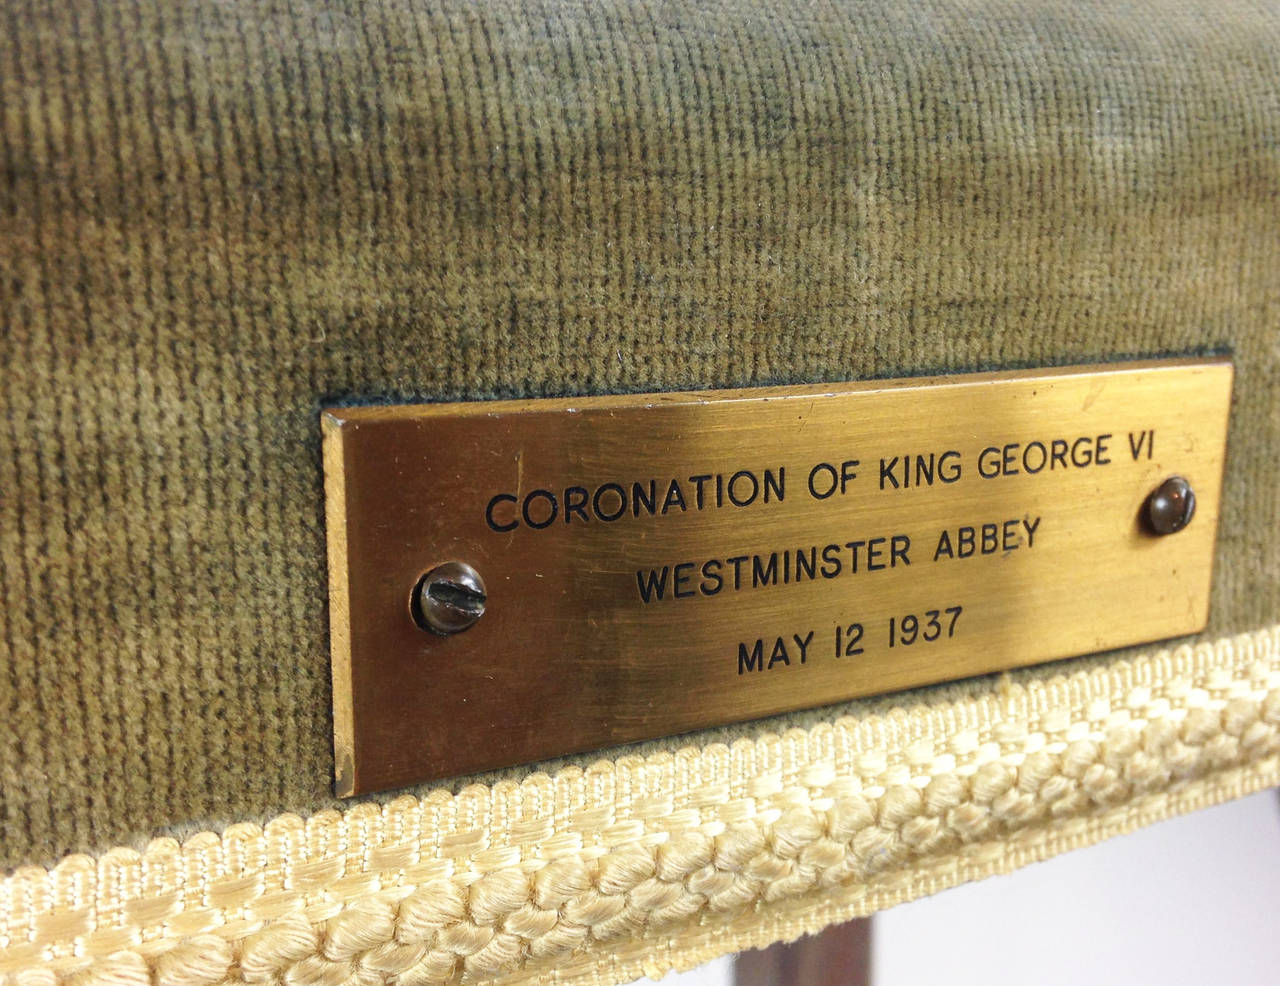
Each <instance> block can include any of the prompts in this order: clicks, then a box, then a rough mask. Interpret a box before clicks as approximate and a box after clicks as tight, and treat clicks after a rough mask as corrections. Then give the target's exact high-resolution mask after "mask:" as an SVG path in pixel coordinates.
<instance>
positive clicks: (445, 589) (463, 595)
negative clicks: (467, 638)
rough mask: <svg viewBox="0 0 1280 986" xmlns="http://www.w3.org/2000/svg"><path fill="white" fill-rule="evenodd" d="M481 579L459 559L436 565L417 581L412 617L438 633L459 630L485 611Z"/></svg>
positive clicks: (424, 626)
mask: <svg viewBox="0 0 1280 986" xmlns="http://www.w3.org/2000/svg"><path fill="white" fill-rule="evenodd" d="M484 604H485V595H484V580H483V579H482V578H480V573H479V572H477V571H476V570H475V569H474V568H472V567H471V566H470V565H467V564H465V563H464V562H460V561H451V562H445V563H444V564H443V565H437V566H436V567H435V568H433V569H432V570H431V571H429V572H428V573H427V574H426V575H424V576H423V577H422V579H421V581H419V582H418V586H417V588H416V589H415V590H414V593H413V617H414V619H415V620H416V621H417V623H418V626H420V627H422V628H423V629H424V630H431V631H433V632H435V633H440V634H446V635H447V634H451V633H461V632H462V631H463V630H465V629H466V628H467V627H469V626H471V625H472V624H473V623H475V622H476V620H478V619H480V617H482V616H483V615H484Z"/></svg>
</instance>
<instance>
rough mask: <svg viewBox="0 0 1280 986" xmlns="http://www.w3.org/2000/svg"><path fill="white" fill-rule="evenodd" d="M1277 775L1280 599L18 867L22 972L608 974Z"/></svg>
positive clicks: (5, 937)
mask: <svg viewBox="0 0 1280 986" xmlns="http://www.w3.org/2000/svg"><path fill="white" fill-rule="evenodd" d="M1277 782H1280V626H1278V627H1276V628H1273V629H1272V630H1270V631H1268V632H1259V633H1256V634H1251V635H1246V636H1242V637H1236V638H1228V639H1225V640H1223V641H1220V642H1218V643H1217V644H1213V645H1209V644H1202V645H1200V646H1198V647H1195V648H1193V647H1189V646H1183V647H1180V648H1178V649H1176V650H1174V651H1172V652H1169V651H1165V652H1157V653H1152V654H1147V655H1142V656H1139V657H1136V658H1134V659H1132V660H1129V661H1125V662H1120V663H1118V664H1117V665H1115V666H1113V667H1111V668H1107V669H1101V668H1100V669H1096V670H1093V671H1091V672H1088V673H1085V672H1080V673H1077V674H1075V675H1073V676H1070V677H1062V678H1057V679H1052V680H1048V681H1035V682H1031V683H1030V684H1029V685H1027V686H1026V687H1012V686H1011V687H1010V688H1008V689H1007V690H1006V691H1005V693H1004V694H1002V695H1000V696H998V697H995V696H988V697H985V698H973V697H965V698H960V699H958V700H955V701H950V702H937V703H934V704H933V705H931V706H922V707H917V708H912V709H909V710H898V711H897V712H895V713H893V714H890V715H887V716H884V717H874V718H868V719H863V720H860V721H852V720H838V721H836V722H834V723H831V724H827V725H825V726H819V727H815V728H813V729H810V730H799V729H797V730H792V731H790V732H788V733H787V734H785V735H781V736H769V737H764V738H761V739H759V740H756V741H749V740H742V741H739V742H738V743H735V744H734V745H733V746H732V747H728V746H713V747H708V748H689V749H684V750H679V751H676V752H674V753H662V754H657V755H654V756H651V757H648V758H641V757H630V758H626V759H623V760H619V761H616V762H612V763H610V762H604V763H599V764H596V765H594V766H592V767H590V768H588V769H586V770H585V771H584V770H581V769H576V770H566V771H564V772H562V773H560V774H559V775H557V776H555V777H549V776H547V775H535V776H533V777H530V778H528V779H526V780H525V781H523V782H522V783H519V784H516V783H508V784H504V785H498V786H494V787H491V788H486V787H479V786H477V787H475V788H471V789H468V790H466V791H463V792H461V793H460V794H459V795H457V796H456V797H455V796H450V795H448V794H445V793H444V792H437V793H436V794H433V795H432V796H430V797H428V798H425V799H422V800H419V799H416V798H412V797H405V798H401V799H399V800H396V801H394V802H392V803H391V804H388V805H386V806H385V807H382V808H379V807H377V806H374V805H368V804H366V805H361V806H359V807H356V808H353V809H351V810H349V811H347V812H346V813H345V814H343V815H339V814H338V813H336V812H324V813H321V814H318V815H316V816H314V817H312V818H311V819H310V820H308V821H303V820H302V819H301V818H298V817H297V816H296V815H294V816H286V817H282V818H277V819H275V820H273V821H272V822H270V823H269V824H268V825H267V826H266V827H265V829H264V828H260V827H258V826H253V825H237V826H233V827H231V828H229V829H228V830H227V831H226V832H224V833H223V834H222V835H221V837H218V836H216V835H214V834H212V833H205V834H203V835H200V836H196V837H194V838H192V839H190V840H188V841H187V842H186V843H185V844H184V845H182V846H179V845H178V844H177V843H176V842H175V841H173V840H172V839H163V840H158V841H156V842H154V843H153V844H152V845H150V846H149V847H147V849H146V850H145V851H144V852H141V853H139V852H137V851H133V850H114V851H112V852H110V853H108V854H106V855H105V856H103V857H102V858H101V859H98V860H94V859H92V858H89V857H87V856H77V857H71V858H69V859H67V860H64V861H63V862H62V863H61V864H59V866H58V867H57V868H56V869H54V870H53V871H52V872H49V871H46V870H45V869H43V868H40V867H29V868H24V869H21V870H19V871H18V872H17V873H16V874H15V875H14V876H13V877H11V878H10V879H9V880H7V881H0V984H3V986H53V984H56V983H64V982H65V983H74V984H77V986H133V984H136V986H152V984H153V983H159V984H164V986H213V984H215V983H224V982H225V983H238V982H256V983H290V984H297V983H315V984H324V983H330V984H334V986H337V984H341V983H351V984H369V986H373V984H379V983H383V982H387V981H393V982H395V983H397V984H404V986H408V984H429V983H454V982H515V981H533V982H561V983H570V982H577V983H584V984H595V986H603V984H609V986H612V984H614V983H618V982H623V981H626V980H628V979H631V978H635V977H636V976H638V975H640V974H642V973H644V972H652V973H655V974H661V973H662V972H665V971H666V970H668V969H670V968H671V967H673V966H686V965H689V964H691V963H693V962H696V961H698V960H699V959H706V958H709V957H710V956H711V955H713V954H721V953H724V952H728V951H733V950H737V949H741V948H744V947H747V946H750V945H759V944H763V943H765V942H768V941H771V940H774V939H776V938H788V937H791V938H793V937H795V936H797V935H799V934H801V933H802V932H804V931H810V930H814V929H815V928H817V927H820V926H821V925H822V924H824V923H826V922H829V921H834V920H838V919H840V918H844V917H849V916H852V915H855V914H864V913H867V912H869V911H872V910H875V909H878V908H882V907H886V906H889V905H891V904H894V903H897V902H900V901H903V900H908V899H910V898H912V897H915V896H919V895H920V894H922V893H928V892H931V891H934V890H938V889H941V888H942V887H946V886H950V885H952V884H954V883H957V882H959V881H961V880H966V879H974V878H977V877H981V876H987V875H990V874H992V873H999V872H1005V871H1007V870H1009V869H1011V868H1013V867H1015V866H1019V865H1022V864H1024V863H1027V862H1030V861H1032V860H1034V859H1038V858H1042V857H1044V856H1046V855H1049V854H1051V853H1054V852H1060V851H1062V850H1064V849H1069V848H1073V847H1075V846H1078V845H1085V844H1088V843H1090V842H1093V841H1095V840H1097V839H1098V838H1102V837H1105V836H1107V835H1113V834H1116V833H1118V832H1123V831H1127V830H1129V829H1131V828H1133V827H1135V826H1138V825H1141V824H1145V823H1147V822H1150V821H1154V820H1156V819H1158V818H1162V817H1165V816H1167V815H1168V814H1170V813H1173V812H1179V811H1185V810H1188V809H1192V808H1196V807H1200V806H1203V805H1206V804H1210V803H1213V802H1215V801H1217V800H1220V799H1223V798H1227V797H1233V796H1236V795H1240V794H1243V793H1246V792H1248V791H1251V790H1256V789H1258V788H1260V787H1262V786H1264V785H1270V784H1276V783H1277Z"/></svg>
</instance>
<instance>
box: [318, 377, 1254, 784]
mask: <svg viewBox="0 0 1280 986" xmlns="http://www.w3.org/2000/svg"><path fill="white" fill-rule="evenodd" d="M1231 382H1232V367H1231V364H1230V362H1229V361H1227V360H1222V359H1214V360H1161V361H1145V362H1138V363H1120V364H1108V365H1103V366H1092V367H1072V368H1066V369H1051V370H1033V371H1025V372H1010V373H983V374H973V375H966V376H955V377H946V378H930V379H910V380H893V381H876V382H865V383H847V384H822V385H817V386H800V387H781V388H764V389H753V390H737V391H722V392H712V393H673V394H650V395H643V396H618V397H599V398H581V399H564V400H533V401H500V402H475V403H466V404H434V405H415V406H399V407H357V408H333V409H330V410H327V411H325V412H324V414H323V428H324V463H325V487H326V506H327V515H328V516H327V523H328V539H329V578H330V623H331V636H332V652H333V688H334V729H335V748H336V754H337V758H336V762H337V764H338V765H339V768H338V770H337V771H336V776H337V781H336V787H337V790H338V793H339V794H340V795H344V796H346V795H351V794H359V793H362V792H367V791H377V790H382V789H386V788H392V787H399V786H404V785H407V784H412V783H416V782H421V781H428V780H434V779H438V778H442V777H447V776H450V775H456V774H463V773H468V772H472V771H476V770H483V769H487V768H492V767H499V766H505V765H510V764H516V763H524V762H532V761H537V760H541V759H546V758H548V757H552V756H558V755H562V754H567V753H576V752H581V751H586V750H591V749H597V748H601V747H606V746H611V745H614V744H618V743H624V742H630V741H635V740H641V739H648V738H654V737H658V736H664V735H669V734H675V733H681V732H687V731H689V730H693V729H698V728H702V727H707V726H713V725H720V724H724V723H728V722H735V721H742V720H748V719H754V718H758V717H760V716H765V715H769V714H772V713H777V712H783V711H788V710H794V709H800V708H807V707H812V706H817V705H822V704H827V703H832V702H838V701H841V700H844V699H849V698H853V697H856V696H861V695H870V694H875V693H880V692H888V691H893V690H897V689H903V688H908V687H912V686H917V685H924V684H928V683H932V682H938V681H944V680H948V679H955V678H961V677H965V676H969V675H976V674H982V673H987V672H992V671H1000V670H1005V669H1009V668H1014V667H1019V666H1024V665H1029V664H1035V663H1039V662H1043V661H1048V660H1052V659H1055V658H1061V657H1067V656H1071V655H1077V654H1085V653H1090V652H1095V651H1100V650H1107V649H1111V648H1116V647H1122V646H1127V645H1131V644H1137V643H1143V642H1147V641H1152V640H1159V639H1163V638H1167V637H1173V636H1178V635H1182V634H1188V633H1193V632H1195V631H1197V630H1200V629H1202V628H1203V627H1204V625H1205V623H1206V621H1207V619H1208V611H1209V590H1210V579H1211V573H1212V563H1213V550H1214V540H1215V535H1216V528H1217V521H1218V511H1219V500H1220V495H1221V486H1222V470H1223V460H1224V455H1225V445H1226V434H1227V418H1228V412H1229V408H1230V402H1231Z"/></svg>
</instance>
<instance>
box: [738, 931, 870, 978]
mask: <svg viewBox="0 0 1280 986" xmlns="http://www.w3.org/2000/svg"><path fill="white" fill-rule="evenodd" d="M733 978H734V984H735V986H869V984H870V982H871V919H870V918H860V919H858V920H855V921H850V922H848V923H847V924H840V925H836V926H835V927H834V928H828V929H827V930H826V931H823V932H821V933H820V934H817V935H814V936H812V937H810V938H801V939H800V940H799V941H797V942H793V943H792V944H790V945H770V946H769V947H768V948H765V949H760V950H753V951H750V952H742V953H740V954H739V955H738V957H737V958H736V959H735V960H734V966H733Z"/></svg>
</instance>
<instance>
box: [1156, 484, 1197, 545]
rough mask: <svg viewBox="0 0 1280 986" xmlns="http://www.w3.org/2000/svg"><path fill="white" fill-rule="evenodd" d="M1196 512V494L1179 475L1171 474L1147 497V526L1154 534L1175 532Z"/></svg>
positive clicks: (1185, 524)
mask: <svg viewBox="0 0 1280 986" xmlns="http://www.w3.org/2000/svg"><path fill="white" fill-rule="evenodd" d="M1195 512H1196V494H1195V491H1194V490H1193V489H1192V488H1191V484H1190V483H1188V482H1187V481H1186V480H1185V479H1183V478H1182V477H1181V476H1171V477H1170V478H1168V479H1166V480H1165V481H1164V482H1163V483H1161V484H1160V485H1159V486H1157V487H1156V489H1155V492H1153V493H1152V494H1151V495H1150V496H1149V497H1147V505H1146V520H1147V526H1149V527H1150V528H1151V530H1153V531H1154V532H1155V533H1156V534H1176V533H1177V532H1178V531H1180V530H1182V529H1183V528H1184V527H1186V526H1187V525H1188V524H1190V523H1191V518H1192V517H1193V516H1195Z"/></svg>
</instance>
